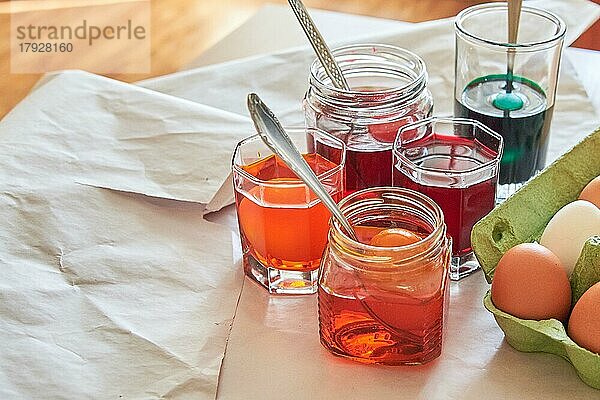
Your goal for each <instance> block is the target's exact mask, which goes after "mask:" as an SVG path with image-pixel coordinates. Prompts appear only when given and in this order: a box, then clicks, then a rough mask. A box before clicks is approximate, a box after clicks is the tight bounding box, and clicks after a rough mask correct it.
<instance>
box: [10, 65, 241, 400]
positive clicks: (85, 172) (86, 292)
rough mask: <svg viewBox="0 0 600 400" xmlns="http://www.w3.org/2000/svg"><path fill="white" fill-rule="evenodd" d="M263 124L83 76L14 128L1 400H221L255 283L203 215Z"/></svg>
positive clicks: (46, 88)
mask: <svg viewBox="0 0 600 400" xmlns="http://www.w3.org/2000/svg"><path fill="white" fill-rule="evenodd" d="M248 128H249V127H248V122H247V120H246V119H245V118H243V117H239V116H236V115H231V114H229V113H227V112H223V111H220V110H216V109H212V108H210V107H206V106H202V105H199V104H196V103H191V102H188V101H185V100H181V99H177V98H174V97H170V96H167V95H164V94H160V93H156V92H152V91H149V90H147V89H143V88H138V87H135V86H132V85H128V84H124V83H121V82H116V81H112V80H109V79H105V78H101V77H98V76H95V75H91V74H87V73H83V72H67V73H62V74H57V75H54V76H51V77H49V78H47V79H45V80H44V82H43V83H42V84H41V85H39V86H38V87H37V88H36V90H35V91H34V92H32V93H31V95H29V96H28V97H27V98H26V99H25V100H24V101H23V102H21V103H20V104H19V105H18V106H17V107H16V108H15V109H14V110H13V111H12V112H11V113H10V114H9V115H7V116H6V118H5V119H4V120H3V121H2V122H0V220H1V221H2V228H1V229H0V265H1V268H0V299H1V300H0V342H1V343H2V346H0V360H2V362H1V363H0V398H2V399H32V398H48V399H59V398H67V399H81V398H127V399H149V398H173V399H182V398H194V399H212V398H214V397H215V393H216V389H217V380H218V374H219V369H220V367H221V361H222V358H223V356H224V351H225V345H226V341H227V337H228V334H229V331H230V327H231V322H232V320H233V315H234V312H235V308H236V305H237V301H238V298H239V293H240V288H241V284H242V281H243V280H242V272H241V269H240V266H239V265H238V264H236V263H235V262H234V260H233V258H232V234H231V231H230V230H229V229H227V228H225V227H223V226H221V225H217V224H214V223H210V222H207V221H206V220H204V218H203V216H204V214H205V212H206V208H207V207H208V206H210V204H211V203H210V201H211V200H212V197H213V195H214V194H215V192H216V191H217V190H218V188H219V187H220V186H221V185H222V183H223V181H224V179H226V178H227V175H228V173H229V159H230V157H231V151H232V149H233V145H234V144H235V142H237V140H239V138H240V137H244V136H247V134H248ZM221 143H223V144H222V145H221ZM90 185H94V186H99V187H110V188H112V189H113V190H106V189H101V188H97V187H91V186H90ZM127 192H137V193H142V194H145V195H149V196H155V197H149V196H145V195H140V194H133V193H127ZM175 200H187V201H186V202H183V201H175ZM204 203H208V205H207V204H204ZM217 208H218V207H217ZM235 240H236V241H237V240H238V239H237V238H236V239H235Z"/></svg>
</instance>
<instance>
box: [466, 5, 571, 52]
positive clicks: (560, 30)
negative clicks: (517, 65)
mask: <svg viewBox="0 0 600 400" xmlns="http://www.w3.org/2000/svg"><path fill="white" fill-rule="evenodd" d="M482 10H484V11H487V10H491V11H496V10H506V12H508V5H507V3H504V2H499V3H483V4H477V5H474V6H471V7H467V8H465V9H464V10H462V11H461V12H459V13H458V14H457V15H456V18H455V19H454V27H455V32H456V33H457V34H462V35H464V36H466V37H468V38H469V39H470V40H472V41H474V42H476V43H480V44H485V45H489V46H493V47H501V48H505V49H514V50H515V51H519V50H535V49H536V48H538V47H545V46H548V45H551V44H554V43H555V42H558V41H560V40H561V39H563V38H564V36H565V33H566V31H567V27H566V24H565V22H564V21H563V20H562V19H561V18H560V17H559V16H558V15H556V14H554V13H552V12H550V11H547V10H543V9H540V8H536V7H530V6H523V7H522V8H521V12H522V13H528V14H533V15H537V16H541V17H544V18H546V19H547V20H549V21H551V22H552V23H553V24H554V25H555V26H556V32H555V33H554V34H553V35H552V36H551V37H549V38H548V39H544V40H539V41H535V42H526V43H508V42H498V41H495V40H490V39H484V38H482V37H480V36H478V35H475V34H473V33H471V32H469V31H468V30H467V29H466V28H465V27H464V25H463V22H464V20H465V19H467V18H469V17H471V16H473V14H474V13H478V12H480V11H482Z"/></svg>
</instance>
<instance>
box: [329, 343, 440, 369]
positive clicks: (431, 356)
mask: <svg viewBox="0 0 600 400" xmlns="http://www.w3.org/2000/svg"><path fill="white" fill-rule="evenodd" d="M321 345H322V346H323V347H324V348H325V349H327V350H328V351H329V352H330V353H331V354H333V355H335V356H337V357H342V358H346V359H349V360H352V361H356V362H359V363H363V364H379V365H389V366H403V365H404V366H408V365H423V364H427V363H429V362H430V361H433V360H435V359H436V358H438V357H439V356H440V355H441V354H442V349H441V346H438V347H437V348H435V349H431V351H430V352H429V353H428V354H420V355H418V356H416V357H415V356H410V355H408V356H405V357H401V356H399V355H398V354H395V356H391V357H385V356H383V357H379V358H378V357H372V356H366V357H361V356H357V355H354V354H351V353H349V352H346V351H344V350H341V349H339V348H338V347H337V346H331V345H330V344H329V343H328V342H327V341H326V340H324V339H323V338H321ZM396 350H397V349H396Z"/></svg>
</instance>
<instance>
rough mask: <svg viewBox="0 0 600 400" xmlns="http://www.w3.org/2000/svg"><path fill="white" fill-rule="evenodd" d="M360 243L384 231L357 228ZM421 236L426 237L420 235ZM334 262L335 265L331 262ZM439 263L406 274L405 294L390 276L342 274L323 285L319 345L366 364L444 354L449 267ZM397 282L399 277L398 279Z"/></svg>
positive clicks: (404, 361) (399, 362) (419, 361)
mask: <svg viewBox="0 0 600 400" xmlns="http://www.w3.org/2000/svg"><path fill="white" fill-rule="evenodd" d="M355 229H356V232H357V234H358V236H359V238H360V240H361V242H364V243H369V241H370V238H372V237H373V236H374V235H375V234H377V233H378V232H379V231H381V230H383V229H385V228H376V227H362V226H358V227H355ZM414 233H415V234H416V235H417V236H419V237H423V236H426V233H424V232H421V231H415V232H414ZM332 262H334V261H332ZM440 262H447V259H445V260H439V261H438V262H430V263H428V264H424V266H423V268H421V269H419V270H418V271H410V272H406V274H405V275H403V276H402V277H401V279H402V280H403V282H405V283H406V282H410V284H411V286H412V287H411V288H409V289H405V290H402V289H401V288H399V287H398V286H397V283H398V282H394V281H393V279H391V278H390V277H386V276H382V275H381V274H380V275H379V276H377V275H370V276H367V275H362V274H360V273H357V274H351V273H347V272H346V273H347V275H344V272H342V271H339V270H338V273H337V276H333V277H328V278H327V283H328V284H329V285H330V286H331V287H329V286H327V285H323V282H322V283H321V284H320V285H319V290H318V296H319V299H318V300H319V330H320V337H321V343H322V344H323V346H325V347H326V348H327V349H328V350H329V351H331V352H333V353H334V354H337V355H340V356H344V357H349V358H352V359H354V360H356V361H360V362H364V363H379V364H386V365H403V364H423V363H426V362H428V361H431V360H433V359H434V358H436V357H438V356H439V355H440V354H441V349H442V335H443V326H444V320H443V315H444V310H445V307H446V305H447V302H448V296H447V295H448V291H447V285H448V279H447V268H445V267H443V266H441V265H440ZM344 271H347V270H344ZM396 279H398V277H397V276H396Z"/></svg>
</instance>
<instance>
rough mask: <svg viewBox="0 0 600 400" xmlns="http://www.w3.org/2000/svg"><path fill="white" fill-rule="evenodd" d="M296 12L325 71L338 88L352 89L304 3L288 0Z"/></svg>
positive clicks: (298, 0) (297, 0)
mask: <svg viewBox="0 0 600 400" xmlns="http://www.w3.org/2000/svg"><path fill="white" fill-rule="evenodd" d="M288 3H290V6H291V7H292V10H293V11H294V14H295V15H296V19H298V22H300V25H301V26H302V29H303V30H304V33H305V34H306V37H307V38H308V41H309V42H310V44H311V45H312V48H313V49H314V50H315V53H316V54H317V58H318V59H319V61H321V65H323V68H324V69H325V73H326V74H327V76H328V77H329V79H331V83H333V86H335V87H336V88H338V89H343V90H348V91H349V90H350V86H349V85H348V82H347V81H346V78H344V74H343V73H342V69H341V68H340V66H339V65H338V63H337V62H336V61H335V57H334V56H333V54H331V50H330V49H329V47H327V43H325V39H323V36H321V33H320V32H319V30H318V29H317V26H316V25H315V23H314V22H313V20H312V18H311V17H310V14H309V13H308V11H307V10H306V7H304V4H302V1H300V0H288Z"/></svg>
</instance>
